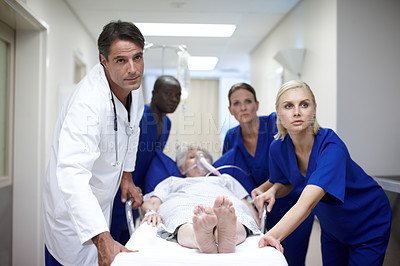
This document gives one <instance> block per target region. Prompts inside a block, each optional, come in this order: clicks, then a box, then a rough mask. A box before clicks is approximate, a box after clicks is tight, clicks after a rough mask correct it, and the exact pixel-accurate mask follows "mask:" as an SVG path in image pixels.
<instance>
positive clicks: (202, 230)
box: [178, 205, 218, 253]
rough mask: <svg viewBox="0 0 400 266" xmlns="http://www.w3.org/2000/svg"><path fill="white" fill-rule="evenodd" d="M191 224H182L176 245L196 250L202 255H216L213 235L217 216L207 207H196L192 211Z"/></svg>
mask: <svg viewBox="0 0 400 266" xmlns="http://www.w3.org/2000/svg"><path fill="white" fill-rule="evenodd" d="M193 213H194V216H193V224H184V225H182V226H181V228H180V229H179V231H178V243H179V244H181V245H182V246H185V247H189V248H197V249H199V250H200V252H203V253H217V252H218V250H217V246H216V243H215V237H214V234H213V230H214V227H215V226H216V225H217V216H216V215H215V214H214V212H213V210H212V208H211V207H209V206H205V207H203V206H202V205H197V206H196V207H194V210H193Z"/></svg>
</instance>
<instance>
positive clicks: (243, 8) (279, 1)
mask: <svg viewBox="0 0 400 266" xmlns="http://www.w3.org/2000/svg"><path fill="white" fill-rule="evenodd" d="M64 1H65V2H66V3H67V5H68V6H69V7H70V8H71V9H72V11H73V12H74V13H75V14H76V15H77V16H78V18H79V20H80V21H81V22H82V24H83V25H84V26H85V27H86V29H87V30H88V32H89V33H90V34H91V35H92V37H93V38H94V40H96V41H97V37H98V35H99V34H100V32H101V30H102V28H103V26H104V25H105V24H107V23H108V22H110V21H111V20H118V19H121V20H125V21H132V22H133V23H139V22H157V23H162V22H164V23H205V24H235V25H236V26H237V28H236V30H235V32H234V34H233V35H232V36H231V37H229V38H209V37H207V38H206V37H201V38H199V37H152V36H148V37H146V36H145V39H146V43H153V44H154V45H155V46H158V47H165V48H164V49H163V48H151V49H148V50H146V53H145V67H146V69H169V68H176V66H177V61H178V60H177V55H176V52H175V50H174V49H172V48H170V47H174V46H177V45H185V46H186V48H187V51H188V52H189V54H190V55H192V56H216V57H218V59H219V60H218V63H217V65H216V68H215V70H216V71H218V72H229V73H248V70H249V61H250V60H249V58H250V52H251V51H252V50H253V49H254V48H255V47H256V46H257V45H258V43H259V42H260V41H261V40H262V39H263V38H264V37H265V36H266V35H267V34H268V33H269V32H270V31H271V29H273V28H274V26H275V25H276V24H277V23H279V21H280V20H281V19H282V18H283V17H284V16H285V15H286V14H287V13H288V12H289V11H290V10H291V9H292V8H293V7H294V6H295V5H296V4H297V3H298V2H299V1H300V0H113V1H109V0H64Z"/></svg>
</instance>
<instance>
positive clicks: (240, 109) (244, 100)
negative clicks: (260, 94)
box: [229, 89, 258, 124]
mask: <svg viewBox="0 0 400 266" xmlns="http://www.w3.org/2000/svg"><path fill="white" fill-rule="evenodd" d="M229 100H230V103H231V104H230V106H229V111H230V113H231V114H232V115H233V116H234V117H235V118H236V120H237V121H238V122H239V123H240V124H242V123H247V122H251V121H253V120H254V119H256V118H257V110H258V102H257V101H256V100H255V98H254V95H253V94H252V93H251V92H250V91H248V90H245V89H238V90H237V91H235V92H233V93H232V94H231V96H230V98H229Z"/></svg>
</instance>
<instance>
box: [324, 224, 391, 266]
mask: <svg viewBox="0 0 400 266" xmlns="http://www.w3.org/2000/svg"><path fill="white" fill-rule="evenodd" d="M388 243H389V237H385V235H384V234H382V236H380V237H377V238H375V239H371V240H369V241H367V242H364V243H362V244H359V245H345V244H342V243H340V242H339V241H337V240H336V239H334V238H333V237H331V236H330V235H328V234H327V233H325V232H324V231H322V230H321V249H322V261H323V264H324V266H336V265H348V266H358V265H369V266H381V265H382V264H383V260H384V258H385V252H386V247H387V245H388Z"/></svg>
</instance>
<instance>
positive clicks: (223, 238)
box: [213, 195, 237, 253]
mask: <svg viewBox="0 0 400 266" xmlns="http://www.w3.org/2000/svg"><path fill="white" fill-rule="evenodd" d="M213 210H214V213H215V215H216V216H217V218H218V223H217V238H218V252H219V253H232V252H235V248H236V241H237V234H236V223H237V217H236V213H235V208H234V207H233V205H232V202H231V201H230V200H229V199H228V197H227V196H222V195H219V196H218V197H217V198H216V199H215V202H214V208H213Z"/></svg>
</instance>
